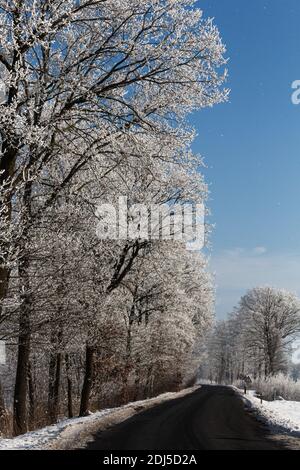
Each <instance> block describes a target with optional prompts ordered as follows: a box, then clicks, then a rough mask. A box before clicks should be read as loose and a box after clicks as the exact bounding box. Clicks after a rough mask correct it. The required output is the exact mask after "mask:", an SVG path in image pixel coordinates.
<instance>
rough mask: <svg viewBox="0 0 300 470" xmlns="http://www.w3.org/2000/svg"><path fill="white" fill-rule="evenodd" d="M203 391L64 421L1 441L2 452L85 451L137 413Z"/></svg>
mask: <svg viewBox="0 0 300 470" xmlns="http://www.w3.org/2000/svg"><path fill="white" fill-rule="evenodd" d="M198 388H199V387H192V388H189V389H186V390H182V391H181V392H177V393H175V392H174V393H172V392H170V393H164V394H162V395H159V396H158V397H155V398H150V399H147V400H141V401H136V402H132V403H128V404H127V405H124V406H121V407H119V408H110V409H106V410H102V411H99V412H96V413H93V414H91V415H90V416H87V417H83V418H72V419H64V420H62V421H60V422H59V423H57V424H55V425H52V426H47V427H45V428H43V429H39V430H37V431H32V432H28V433H26V434H23V435H22V436H18V437H15V438H13V439H3V438H0V450H42V449H50V450H61V449H75V448H79V447H81V448H83V447H84V446H85V444H86V442H88V441H90V440H93V435H94V434H95V433H96V432H97V431H98V430H99V429H100V428H101V429H107V428H108V427H110V426H113V425H115V424H117V423H120V422H122V421H124V420H125V419H128V418H129V417H131V416H133V415H134V414H136V413H139V412H141V411H143V410H146V409H148V408H151V407H152V406H156V405H159V404H161V403H164V402H166V401H169V400H174V399H176V398H180V397H183V396H185V395H188V394H189V393H192V392H194V391H195V390H197V389H198Z"/></svg>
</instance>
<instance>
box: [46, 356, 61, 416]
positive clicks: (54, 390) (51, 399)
mask: <svg viewBox="0 0 300 470" xmlns="http://www.w3.org/2000/svg"><path fill="white" fill-rule="evenodd" d="M60 379H61V353H51V357H50V363H49V390H48V413H49V424H54V423H56V422H57V419H58V414H59V399H60Z"/></svg>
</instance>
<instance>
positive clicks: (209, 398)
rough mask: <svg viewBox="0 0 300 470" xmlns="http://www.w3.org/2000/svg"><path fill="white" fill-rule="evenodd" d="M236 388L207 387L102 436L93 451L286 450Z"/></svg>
mask: <svg viewBox="0 0 300 470" xmlns="http://www.w3.org/2000/svg"><path fill="white" fill-rule="evenodd" d="M282 448H283V447H282V444H280V443H277V442H275V441H273V440H271V438H270V435H268V431H267V430H266V429H265V428H264V427H263V426H262V425H261V424H260V423H259V422H258V421H257V420H256V419H255V418H254V417H253V416H252V415H251V414H250V413H248V412H247V411H245V407H244V404H243V401H242V400H241V398H240V397H239V396H238V394H237V393H235V391H234V390H233V389H231V388H228V387H221V386H207V385H205V386H202V387H201V388H200V389H199V390H197V391H196V392H194V393H192V394H191V395H187V396H185V397H183V398H179V399H176V400H172V401H168V402H166V403H164V404H162V405H158V406H156V407H154V408H151V409H149V410H147V411H144V412H142V413H140V414H137V415H135V416H133V417H132V418H130V419H128V420H126V421H124V422H123V423H120V424H118V425H116V426H114V427H113V428H111V429H109V430H107V431H104V432H98V434H96V435H95V436H94V442H90V443H89V444H88V446H87V447H86V449H87V450H280V449H282Z"/></svg>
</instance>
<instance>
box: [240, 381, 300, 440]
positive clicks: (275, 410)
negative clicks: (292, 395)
mask: <svg viewBox="0 0 300 470" xmlns="http://www.w3.org/2000/svg"><path fill="white" fill-rule="evenodd" d="M236 390H238V389H236ZM238 391H239V393H240V394H241V395H242V397H243V399H244V401H245V403H246V406H248V407H249V408H250V409H252V410H253V411H255V412H256V414H257V418H258V419H260V420H261V421H263V422H264V424H266V425H267V426H268V427H269V429H270V431H271V432H272V433H273V434H277V435H278V434H281V435H287V436H291V437H296V438H300V402H299V401H286V400H275V401H265V400H263V401H262V403H261V400H260V399H259V398H257V397H256V396H255V391H253V390H250V391H248V392H247V395H243V393H242V391H241V390H238Z"/></svg>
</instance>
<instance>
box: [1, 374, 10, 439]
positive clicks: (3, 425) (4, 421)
mask: <svg viewBox="0 0 300 470" xmlns="http://www.w3.org/2000/svg"><path fill="white" fill-rule="evenodd" d="M7 424H8V423H7V413H6V409H5V402H4V396H3V390H2V384H1V382H0V436H3V437H4V436H5V435H6V433H7V431H8V430H7Z"/></svg>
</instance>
